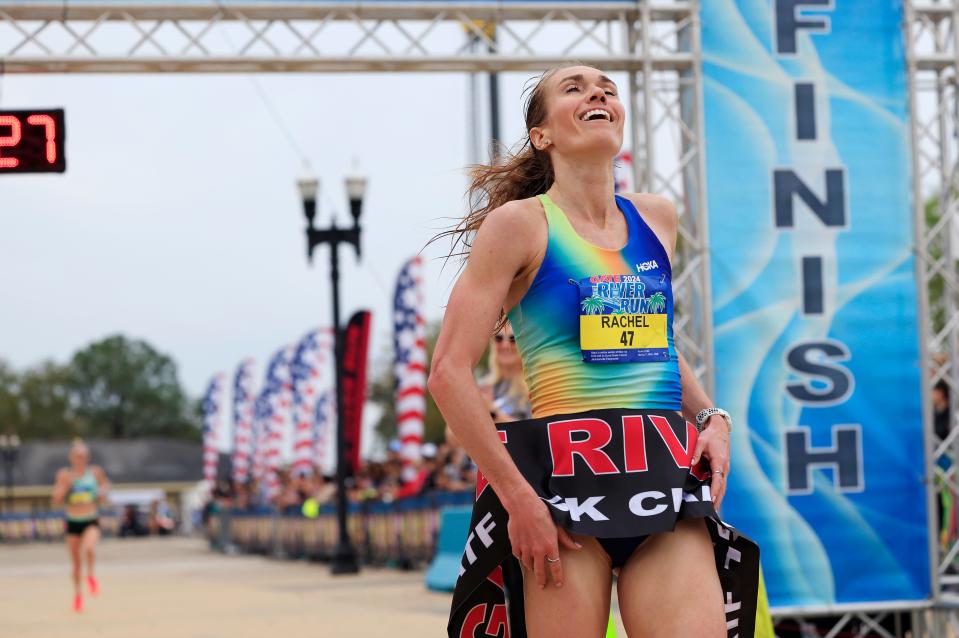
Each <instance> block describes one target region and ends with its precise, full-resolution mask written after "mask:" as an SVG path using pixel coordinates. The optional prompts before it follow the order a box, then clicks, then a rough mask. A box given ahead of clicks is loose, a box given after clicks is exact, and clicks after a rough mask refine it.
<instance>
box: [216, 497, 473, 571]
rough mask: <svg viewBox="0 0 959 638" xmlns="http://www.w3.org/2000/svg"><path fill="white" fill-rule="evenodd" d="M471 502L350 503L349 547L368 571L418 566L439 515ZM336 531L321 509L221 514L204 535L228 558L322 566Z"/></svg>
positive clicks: (426, 556)
mask: <svg viewBox="0 0 959 638" xmlns="http://www.w3.org/2000/svg"><path fill="white" fill-rule="evenodd" d="M472 502H473V493H472V492H433V493H430V494H426V495H423V496H418V497H414V498H407V499H400V500H397V501H393V502H390V503H384V502H378V501H367V502H362V503H351V504H350V506H349V511H348V513H347V529H348V530H349V534H350V541H351V542H352V544H353V547H354V548H355V549H356V551H357V554H358V555H359V557H360V559H361V560H362V561H363V563H365V564H367V565H387V564H392V565H396V566H399V567H415V566H421V565H423V564H425V563H427V562H429V561H430V559H431V558H432V557H433V554H434V552H435V550H436V541H437V534H438V533H439V519H440V510H441V509H442V508H443V507H446V506H452V505H471V504H472ZM337 529H338V527H337V519H336V510H335V508H334V507H333V505H332V504H325V505H323V506H321V507H320V510H319V513H318V515H317V516H315V517H307V516H305V515H304V514H303V513H302V512H300V511H297V510H292V509H288V510H287V511H285V512H278V511H276V510H275V509H271V508H254V509H247V510H238V509H225V510H223V511H220V512H216V513H213V514H211V516H210V517H209V519H208V521H207V526H206V533H207V537H208V539H209V540H210V544H211V546H212V547H213V548H215V549H218V550H220V551H224V552H227V553H234V552H240V553H248V554H265V555H272V556H275V557H278V558H290V559H307V560H320V561H323V560H328V559H329V558H330V557H331V556H332V554H333V550H334V548H335V547H336V543H337V541H338V540H339V538H338V533H337Z"/></svg>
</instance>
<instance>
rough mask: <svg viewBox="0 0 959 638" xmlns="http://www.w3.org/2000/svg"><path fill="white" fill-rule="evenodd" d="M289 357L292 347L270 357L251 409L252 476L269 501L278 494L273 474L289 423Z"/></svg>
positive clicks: (286, 347)
mask: <svg viewBox="0 0 959 638" xmlns="http://www.w3.org/2000/svg"><path fill="white" fill-rule="evenodd" d="M292 356H293V348H292V346H284V347H282V348H280V349H279V350H277V351H276V352H275V353H273V356H272V357H270V362H269V363H268V364H267V367H266V376H265V377H264V380H263V387H262V388H261V389H260V393H259V395H257V398H256V404H255V406H254V413H255V417H256V418H255V423H256V425H255V426H254V428H255V430H256V450H255V452H254V457H253V458H254V461H253V476H254V477H255V478H256V480H257V481H258V482H259V483H261V484H263V485H265V486H266V487H265V493H266V495H267V497H268V498H272V497H273V496H275V495H276V494H277V493H278V492H279V490H280V484H279V479H278V477H277V470H279V468H280V463H281V461H282V454H283V440H284V436H285V432H286V431H287V430H288V429H289V424H290V422H291V419H290V405H291V401H290V397H291V395H292V392H293V390H292V384H291V381H290V359H291V358H292Z"/></svg>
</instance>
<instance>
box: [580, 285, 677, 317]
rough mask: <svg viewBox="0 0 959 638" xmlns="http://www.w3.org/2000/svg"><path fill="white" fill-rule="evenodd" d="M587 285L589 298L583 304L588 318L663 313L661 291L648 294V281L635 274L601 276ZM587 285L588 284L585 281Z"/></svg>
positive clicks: (581, 303) (663, 301)
mask: <svg viewBox="0 0 959 638" xmlns="http://www.w3.org/2000/svg"><path fill="white" fill-rule="evenodd" d="M587 281H588V284H586V286H584V287H583V288H585V290H584V292H585V291H589V293H592V294H589V295H584V296H583V298H582V299H581V301H580V311H581V313H582V314H585V315H605V314H617V315H618V314H632V313H643V314H646V313H663V312H665V311H666V296H665V295H664V294H663V293H662V292H661V291H658V290H657V291H656V292H654V293H653V294H651V295H649V296H647V295H646V282H644V281H643V280H642V278H641V277H638V276H636V275H600V276H598V277H595V276H594V277H590V278H589V279H588V280H587ZM584 283H585V281H584Z"/></svg>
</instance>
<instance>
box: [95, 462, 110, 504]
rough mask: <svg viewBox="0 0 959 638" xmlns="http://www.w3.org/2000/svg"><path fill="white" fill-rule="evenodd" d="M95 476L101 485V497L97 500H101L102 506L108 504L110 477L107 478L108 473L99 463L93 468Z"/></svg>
mask: <svg viewBox="0 0 959 638" xmlns="http://www.w3.org/2000/svg"><path fill="white" fill-rule="evenodd" d="M93 476H94V477H95V478H96V479H97V483H98V484H99V486H100V498H99V499H97V500H99V501H100V505H101V506H104V505H106V504H107V495H108V494H109V493H110V479H108V478H107V473H106V472H104V471H103V468H102V467H100V466H99V465H97V466H95V467H94V468H93Z"/></svg>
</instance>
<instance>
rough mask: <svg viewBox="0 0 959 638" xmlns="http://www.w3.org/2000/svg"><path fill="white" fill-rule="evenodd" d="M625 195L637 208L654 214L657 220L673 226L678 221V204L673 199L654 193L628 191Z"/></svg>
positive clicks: (651, 214)
mask: <svg viewBox="0 0 959 638" xmlns="http://www.w3.org/2000/svg"><path fill="white" fill-rule="evenodd" d="M625 195H626V198H627V199H629V201H631V202H633V204H634V205H635V206H636V207H637V208H639V209H640V210H642V211H643V212H644V213H647V214H649V215H650V216H652V217H653V218H654V219H655V220H656V221H657V222H661V223H664V224H669V225H671V226H673V227H675V226H676V224H677V223H678V221H679V215H678V213H677V212H676V205H675V204H674V203H673V202H672V201H671V200H669V199H666V198H665V197H663V196H661V195H653V194H652V193H626V194H625Z"/></svg>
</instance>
